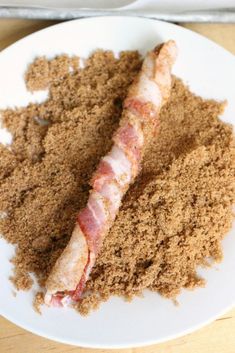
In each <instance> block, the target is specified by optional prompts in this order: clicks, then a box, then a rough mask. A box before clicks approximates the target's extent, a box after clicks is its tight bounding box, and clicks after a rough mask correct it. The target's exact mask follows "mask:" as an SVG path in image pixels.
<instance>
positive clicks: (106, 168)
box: [45, 40, 177, 306]
mask: <svg viewBox="0 0 235 353" xmlns="http://www.w3.org/2000/svg"><path fill="white" fill-rule="evenodd" d="M176 55H177V48H176V44H175V42H174V41H172V40H170V41H168V42H166V43H163V44H160V45H158V46H157V47H156V48H155V49H154V50H152V51H151V52H149V53H148V54H147V55H146V57H145V59H144V61H143V65H142V68H141V70H140V72H139V75H138V76H137V78H136V79H135V80H134V82H133V83H132V85H131V86H130V88H129V90H128V95H127V97H126V99H125V101H124V109H123V114H122V117H121V120H120V126H119V128H118V130H117V131H116V133H115V134H114V136H113V147H112V148H111V150H110V152H109V153H108V154H107V155H106V156H105V157H103V158H102V159H101V161H100V163H99V165H98V167H97V169H96V171H95V173H94V175H93V177H92V179H91V182H90V184H91V190H90V195H89V198H88V202H87V205H86V207H85V208H84V209H82V210H80V212H79V213H78V216H77V221H76V224H75V227H74V230H73V233H72V236H71V239H70V241H69V243H68V245H67V246H66V248H65V249H64V251H63V253H62V254H61V256H60V257H59V258H58V260H57V261H56V263H55V266H54V268H53V269H52V271H51V273H50V275H49V277H48V279H47V282H46V290H47V292H46V295H45V303H46V304H48V305H52V306H65V305H67V304H68V303H70V302H71V301H72V302H73V301H75V302H76V301H78V300H79V299H80V298H81V296H82V292H83V289H84V287H85V284H86V281H87V279H88V277H89V274H90V272H91V270H92V267H93V266H94V263H95V259H96V257H97V255H98V253H99V251H100V249H101V247H102V243H103V240H104V237H105V236H106V235H107V233H108V232H109V229H110V227H111V226H112V223H113V221H114V219H115V217H116V215H117V213H118V210H119V208H120V206H121V200H122V198H123V196H124V195H125V193H126V191H127V190H128V188H129V186H130V184H131V183H133V181H134V180H135V178H136V176H137V175H138V173H139V171H140V165H141V160H142V157H143V151H144V146H145V145H146V143H147V142H148V139H149V131H151V132H153V131H154V130H155V128H156V126H157V123H158V118H159V113H160V110H161V108H162V106H163V105H164V104H165V103H166V101H167V100H168V98H169V95H170V90H171V69H172V66H173V64H174V62H175V59H176ZM147 136H148V137H147Z"/></svg>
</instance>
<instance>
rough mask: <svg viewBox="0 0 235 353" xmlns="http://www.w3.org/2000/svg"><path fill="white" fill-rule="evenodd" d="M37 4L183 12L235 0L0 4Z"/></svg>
mask: <svg viewBox="0 0 235 353" xmlns="http://www.w3.org/2000/svg"><path fill="white" fill-rule="evenodd" d="M1 5H2V6H35V7H46V8H71V9H81V8H92V9H110V10H111V9H112V10H114V9H118V8H119V9H123V10H124V9H126V10H127V9H128V10H139V11H141V10H152V11H167V12H181V11H187V10H206V9H219V8H232V7H234V8H235V0H207V1H205V0H31V1H30V0H0V6H1Z"/></svg>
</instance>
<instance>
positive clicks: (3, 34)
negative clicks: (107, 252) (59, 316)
mask: <svg viewBox="0 0 235 353" xmlns="http://www.w3.org/2000/svg"><path fill="white" fill-rule="evenodd" d="M51 24H53V22H48V21H29V20H4V19H1V20H0V50H2V49H3V48H5V47H6V46H8V45H9V44H11V43H13V42H15V41H16V40H17V39H20V38H22V37H24V36H26V35H27V34H29V33H32V32H34V31H37V30H39V29H41V28H44V27H47V26H49V25H51ZM185 27H187V28H190V29H192V30H194V31H196V32H199V33H201V34H203V35H205V36H206V37H208V38H211V39H212V40H214V41H215V42H217V43H219V44H220V45H221V46H223V47H225V48H226V49H228V50H230V51H231V52H232V53H234V54H235V25H217V24H186V25H185ZM0 79H1V78H0ZM0 290H1V288H0ZM1 305H2V304H1ZM6 352H7V353H41V352H56V353H68V352H74V353H87V352H89V353H97V352H103V353H111V352H117V350H116V351H113V350H93V349H83V348H78V347H73V346H67V345H64V344H60V343H56V342H52V341H49V340H47V339H44V338H41V337H38V336H36V335H33V334H31V333H29V332H26V331H25V330H22V329H21V328H19V327H17V326H15V325H13V324H12V323H10V322H9V321H7V320H5V319H4V318H2V317H0V353H6ZM122 352H123V353H131V352H132V353H163V352H164V353H235V309H233V310H232V311H230V312H228V313H227V314H226V315H224V316H223V317H221V318H219V319H217V320H216V321H215V322H213V323H212V324H210V325H208V326H207V327H205V328H203V329H201V330H199V331H197V332H195V333H192V334H189V335H187V336H184V337H182V338H179V339H176V340H173V341H170V342H168V343H163V344H159V345H154V346H150V347H145V348H134V349H125V350H122Z"/></svg>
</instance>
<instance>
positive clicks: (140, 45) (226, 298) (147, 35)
mask: <svg viewBox="0 0 235 353" xmlns="http://www.w3.org/2000/svg"><path fill="white" fill-rule="evenodd" d="M170 38H173V39H175V40H176V41H177V44H178V46H179V57H178V60H177V63H176V65H175V67H174V73H175V74H176V75H178V76H179V77H181V78H183V79H184V81H185V82H186V83H188V84H189V85H190V87H191V89H192V90H193V91H195V92H197V93H199V94H201V95H202V96H203V97H212V98H216V99H220V100H221V99H228V103H229V104H228V107H227V109H226V111H225V113H224V115H223V119H224V120H226V121H229V122H233V123H234V122H235V97H234V96H235V94H234V85H235V58H234V57H233V56H232V55H231V54H229V53H228V52H226V51H225V50H224V49H222V48H220V47H219V46H217V45H216V44H214V43H212V42H210V41H209V40H207V39H205V38H203V37H201V36H199V35H198V34H196V33H193V32H190V31H188V30H186V29H183V28H181V27H178V26H175V25H172V24H168V23H161V22H158V21H154V20H147V19H140V18H122V17H112V18H94V19H84V20H76V21H71V22H67V23H63V24H59V25H56V26H53V27H50V28H48V29H45V30H43V31H40V32H38V33H35V34H33V35H30V36H29V37H27V38H25V39H23V40H20V41H19V42H17V43H16V44H14V45H12V46H11V47H10V48H8V49H6V50H4V51H3V52H2V53H1V54H0V77H1V80H0V108H3V107H6V106H9V105H11V106H14V105H25V104H27V102H29V101H30V100H31V101H32V100H36V99H41V98H43V96H44V97H45V94H44V95H43V94H37V95H34V96H32V95H31V94H29V93H27V92H26V90H25V87H24V82H23V74H24V72H25V69H26V67H27V64H28V63H29V62H31V61H32V60H33V59H34V57H35V56H37V55H46V56H47V57H52V56H54V55H56V54H61V53H68V54H76V55H80V56H82V57H86V56H87V55H89V54H90V53H91V52H92V51H93V50H95V49H97V48H103V49H111V50H114V51H115V52H118V51H120V50H126V49H128V50H131V49H138V50H140V51H141V52H143V53H144V52H145V51H146V50H147V49H150V48H152V47H153V46H154V45H156V43H159V42H161V41H165V40H167V39H170ZM233 232H234V228H233ZM223 247H224V255H225V258H224V261H223V262H222V264H221V265H219V266H216V268H212V269H209V270H203V271H200V273H201V274H203V276H204V277H205V278H206V279H207V280H208V283H207V286H206V288H204V289H198V290H196V291H194V292H190V291H184V292H183V293H182V294H181V295H180V296H179V302H180V305H179V306H175V305H174V304H173V303H172V302H171V301H169V300H166V299H163V298H161V297H160V296H159V295H158V294H155V293H150V292H147V293H146V294H145V297H144V299H141V298H136V299H135V300H133V302H132V303H127V302H124V301H123V300H122V299H120V298H112V299H111V300H109V301H108V302H107V303H105V304H103V305H102V306H101V308H100V309H99V310H98V311H96V312H93V313H92V314H91V315H90V316H88V317H86V318H84V317H81V316H80V315H78V314H77V313H76V312H75V311H73V310H71V309H62V310H61V309H46V308H45V309H44V310H43V315H41V316H40V315H38V314H36V313H35V312H34V311H33V309H32V291H31V292H28V293H22V292H21V293H18V294H17V297H16V298H15V297H14V296H13V293H12V289H13V288H12V285H11V283H10V282H9V281H8V276H9V274H10V270H11V266H10V264H9V261H8V260H9V258H10V257H11V255H12V252H13V249H12V247H10V246H9V245H7V244H6V243H5V242H4V241H3V240H1V241H0V249H1V251H0V264H1V266H0V283H1V289H0V313H1V314H2V315H3V316H4V317H6V318H8V319H9V320H10V321H12V322H14V323H16V324H17V325H19V326H21V327H23V328H25V329H27V330H29V331H32V332H34V333H36V334H39V335H41V336H44V337H47V338H51V339H53V340H56V341H60V342H64V343H69V344H74V345H79V346H84V347H100V348H121V347H133V346H143V345H148V344H153V343H157V342H162V341H166V340H169V339H172V338H175V337H178V336H181V335H183V334H186V333H188V332H192V331H193V330H195V329H197V328H199V327H201V326H202V325H205V324H206V323H208V322H210V321H211V320H214V319H215V318H216V317H217V316H218V315H220V314H221V313H223V312H224V311H225V310H227V309H229V308H230V307H231V306H232V305H233V304H234V303H235V276H234V270H235V237H234V236H233V235H232V232H230V234H229V235H228V236H227V237H226V239H225V240H224V242H223Z"/></svg>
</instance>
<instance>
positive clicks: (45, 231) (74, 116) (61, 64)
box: [0, 51, 235, 314]
mask: <svg viewBox="0 0 235 353" xmlns="http://www.w3.org/2000/svg"><path fill="white" fill-rule="evenodd" d="M78 63H79V59H78V58H76V57H74V58H68V57H66V56H64V55H63V56H60V57H58V58H55V59H53V60H51V61H49V60H46V59H45V58H38V59H36V61H35V62H34V63H32V64H31V65H30V66H29V69H28V71H27V73H26V76H25V77H26V83H27V87H28V89H30V90H35V89H44V88H48V89H49V98H48V100H47V101H45V102H44V103H41V104H30V105H29V106H28V107H26V108H19V109H16V110H6V111H4V112H2V116H3V122H4V125H5V126H6V127H7V128H8V129H9V130H10V132H11V133H12V135H13V143H12V145H11V149H7V148H6V147H4V146H1V157H0V177H1V181H0V210H1V211H4V212H6V213H7V217H5V218H2V219H1V220H0V232H1V233H2V234H3V235H4V237H5V239H6V240H7V241H9V242H10V243H13V244H16V245H17V251H16V256H15V257H14V259H13V262H14V265H15V274H14V278H13V281H14V283H15V285H16V287H17V288H18V289H28V288H30V286H31V285H32V279H31V277H30V276H29V273H30V272H34V273H35V274H36V276H37V278H38V279H39V282H40V284H41V285H42V286H43V284H44V283H45V280H46V278H47V276H48V273H49V272H50V270H51V268H52V266H53V264H54V263H55V261H56V259H57V257H58V256H59V255H60V253H61V252H62V250H63V248H64V247H65V245H66V244H67V242H68V239H69V237H70V235H71V232H72V229H73V226H74V221H75V217H76V214H77V211H78V210H79V209H80V208H81V207H83V206H84V205H85V203H86V200H87V197H88V192H89V179H90V177H91V175H92V173H93V171H94V169H95V167H96V165H97V163H98V161H99V159H100V158H101V157H102V156H103V155H104V154H105V153H106V152H107V151H108V150H109V148H110V146H111V136H112V134H113V132H114V131H115V130H116V128H117V126H118V121H119V118H120V116H121V111H122V101H123V99H124V98H125V95H126V92H127V88H128V86H129V84H130V83H131V82H132V80H133V78H134V77H135V75H136V73H137V72H138V70H139V68H140V65H141V59H140V56H139V54H138V53H137V52H123V53H122V54H121V55H120V58H118V59H117V58H115V57H114V56H113V54H112V53H111V52H103V51H97V52H95V53H94V54H93V55H92V56H91V57H90V58H89V59H88V60H87V62H86V65H85V68H84V69H79V68H78ZM223 109H224V104H222V103H218V102H215V101H212V100H211V101H208V100H203V99H202V98H200V97H197V96H195V95H194V94H192V93H191V92H190V91H189V89H188V88H187V87H185V86H184V84H183V83H182V82H181V81H180V80H179V79H177V78H174V82H173V87H172V94H171V98H170V100H169V102H168V103H167V105H166V106H165V107H164V109H163V110H162V112H161V116H160V122H159V129H158V131H157V133H156V135H155V137H154V138H153V139H152V141H151V143H150V144H149V145H148V146H147V148H146V152H145V157H144V160H143V166H142V170H141V173H140V175H139V177H138V179H137V181H136V182H135V184H134V185H132V186H131V188H130V190H129V192H128V193H127V195H126V197H125V199H124V200H123V203H122V207H121V210H120V212H119V215H118V217H117V219H116V220H115V222H114V225H113V227H112V229H111V230H110V232H109V234H108V236H107V237H106V239H105V241H104V244H103V248H102V251H101V253H100V254H99V256H98V258H97V261H96V265H95V267H94V269H93V271H92V273H91V277H90V280H89V281H88V283H87V287H86V289H87V291H86V293H85V294H86V295H85V297H84V299H83V300H82V301H81V302H80V303H79V304H78V305H77V309H78V310H79V311H80V312H81V313H82V314H86V313H88V312H89V311H90V310H91V309H92V308H95V307H97V306H98V305H99V303H101V302H102V301H103V300H107V299H108V298H109V297H110V296H111V295H122V296H125V297H127V298H131V297H133V296H134V295H139V294H141V292H142V290H143V289H145V288H149V289H151V290H153V291H158V292H159V293H161V294H162V295H164V296H166V297H169V298H175V297H176V296H177V294H178V293H179V292H180V290H181V289H182V288H185V287H186V288H190V289H192V288H195V287H197V286H202V285H204V284H205V283H204V281H203V279H201V278H199V277H198V276H197V266H198V265H203V264H206V262H207V259H208V258H209V257H210V258H212V259H214V260H215V261H220V260H221V259H222V250H221V240H222V239H223V237H224V236H225V235H226V233H227V232H228V230H229V229H230V228H231V223H232V204H233V202H234V199H235V185H234V176H235V155H234V140H233V132H232V127H231V126H229V125H228V124H225V123H223V122H222V121H221V120H219V118H218V116H219V115H220V114H221V113H222V111H223ZM41 302H42V296H41V294H39V295H38V297H37V298H36V302H35V303H36V304H35V305H36V307H38V304H39V303H41Z"/></svg>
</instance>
